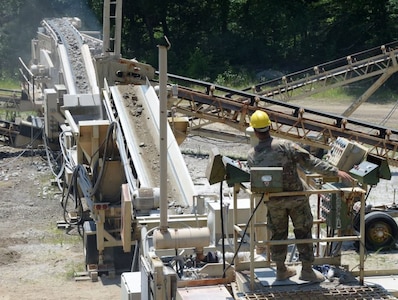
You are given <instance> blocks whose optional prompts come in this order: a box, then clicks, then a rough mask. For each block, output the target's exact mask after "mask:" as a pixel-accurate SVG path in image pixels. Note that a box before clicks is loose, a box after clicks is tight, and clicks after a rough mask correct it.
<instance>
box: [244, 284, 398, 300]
mask: <svg viewBox="0 0 398 300" xmlns="http://www.w3.org/2000/svg"><path fill="white" fill-rule="evenodd" d="M238 296H239V298H237V299H239V300H245V299H247V300H268V299H270V300H272V299H292V300H293V299H294V300H299V299H317V300H320V299H335V300H337V299H358V300H362V299H398V298H396V297H394V296H392V295H390V294H389V293H388V292H387V291H386V290H384V289H383V288H381V287H378V286H355V287H354V286H353V287H343V288H340V287H339V288H332V289H330V288H328V289H322V288H320V289H315V290H303V291H300V290H299V291H297V290H296V291H292V290H291V291H272V292H259V293H258V292H255V293H239V295H238Z"/></svg>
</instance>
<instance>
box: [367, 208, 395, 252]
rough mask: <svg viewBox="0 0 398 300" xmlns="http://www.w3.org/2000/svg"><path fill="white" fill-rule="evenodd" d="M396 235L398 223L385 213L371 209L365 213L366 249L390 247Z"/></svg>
mask: <svg viewBox="0 0 398 300" xmlns="http://www.w3.org/2000/svg"><path fill="white" fill-rule="evenodd" d="M397 236H398V225H397V223H396V222H395V220H394V219H393V218H392V217H391V216H390V215H389V214H387V213H384V212H379V211H373V212H370V213H368V214H367V215H365V247H366V249H368V250H375V251H376V250H382V249H390V248H391V247H393V246H394V244H395V241H396V240H397Z"/></svg>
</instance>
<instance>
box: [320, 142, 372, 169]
mask: <svg viewBox="0 0 398 300" xmlns="http://www.w3.org/2000/svg"><path fill="white" fill-rule="evenodd" d="M367 152H368V151H367V149H366V148H365V147H364V146H362V145H360V144H358V143H356V142H353V141H349V140H347V139H345V138H342V137H338V138H337V139H336V141H334V143H333V145H332V148H331V149H330V151H329V152H328V162H329V163H331V164H332V165H334V166H336V167H337V168H339V169H340V170H342V171H345V172H348V171H349V170H351V169H352V167H354V166H355V165H358V164H359V163H360V162H361V161H363V160H364V159H365V157H366V154H367Z"/></svg>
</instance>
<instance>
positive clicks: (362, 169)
mask: <svg viewBox="0 0 398 300" xmlns="http://www.w3.org/2000/svg"><path fill="white" fill-rule="evenodd" d="M350 175H351V176H352V177H354V178H355V179H356V180H358V182H360V183H365V184H373V185H374V184H377V183H378V182H379V166H378V165H376V164H374V163H371V162H369V161H363V162H361V163H360V164H359V165H355V166H354V167H353V168H352V169H351V170H350Z"/></svg>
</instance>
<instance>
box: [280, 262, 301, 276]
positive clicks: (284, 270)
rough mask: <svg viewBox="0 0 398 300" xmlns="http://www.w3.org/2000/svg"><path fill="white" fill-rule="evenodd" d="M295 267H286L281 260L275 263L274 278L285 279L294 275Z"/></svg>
mask: <svg viewBox="0 0 398 300" xmlns="http://www.w3.org/2000/svg"><path fill="white" fill-rule="evenodd" d="M296 273H297V272H296V268H294V267H286V265H285V264H284V263H283V262H281V263H279V262H277V263H276V280H285V279H288V278H290V277H292V276H294V275H296Z"/></svg>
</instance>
